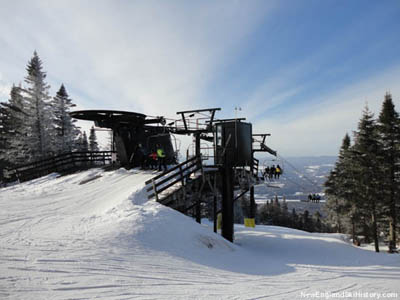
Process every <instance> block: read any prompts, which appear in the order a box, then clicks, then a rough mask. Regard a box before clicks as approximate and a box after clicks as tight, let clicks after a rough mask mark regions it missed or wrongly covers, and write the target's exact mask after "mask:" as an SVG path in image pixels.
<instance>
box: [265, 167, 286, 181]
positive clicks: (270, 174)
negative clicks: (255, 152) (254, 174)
mask: <svg viewBox="0 0 400 300" xmlns="http://www.w3.org/2000/svg"><path fill="white" fill-rule="evenodd" d="M281 174H282V168H281V167H280V166H279V165H276V167H275V165H272V166H271V167H266V168H265V169H264V173H263V176H264V179H269V180H272V179H279V177H280V176H281Z"/></svg>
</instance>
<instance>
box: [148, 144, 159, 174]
mask: <svg viewBox="0 0 400 300" xmlns="http://www.w3.org/2000/svg"><path fill="white" fill-rule="evenodd" d="M149 166H150V169H152V170H154V169H157V152H156V151H155V150H154V149H152V150H151V151H150V154H149Z"/></svg>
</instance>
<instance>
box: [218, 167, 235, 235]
mask: <svg viewBox="0 0 400 300" xmlns="http://www.w3.org/2000/svg"><path fill="white" fill-rule="evenodd" d="M221 175H222V176H221V177H222V236H223V237H224V238H225V239H227V240H228V241H230V242H233V168H232V166H230V164H226V165H224V166H223V167H222V168H221Z"/></svg>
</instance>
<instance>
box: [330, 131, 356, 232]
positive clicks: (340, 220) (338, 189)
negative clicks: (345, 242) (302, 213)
mask: <svg viewBox="0 0 400 300" xmlns="http://www.w3.org/2000/svg"><path fill="white" fill-rule="evenodd" d="M350 144H351V141H350V137H349V135H348V134H346V135H345V137H344V138H343V142H342V146H341V148H340V151H339V157H338V160H337V162H336V164H335V167H334V169H333V170H332V171H331V172H330V175H329V177H328V179H327V181H326V182H325V187H326V191H325V192H326V195H327V202H326V210H327V211H328V217H329V218H330V219H331V220H332V221H333V223H334V224H335V225H336V226H335V227H336V230H337V232H345V228H344V223H345V222H346V218H348V217H349V214H350V215H353V214H354V213H355V211H356V209H352V208H353V207H355V204H354V203H353V200H354V193H355V184H356V183H355V180H354V176H353V172H352V152H351V151H350V149H351V147H350ZM352 217H353V216H352Z"/></svg>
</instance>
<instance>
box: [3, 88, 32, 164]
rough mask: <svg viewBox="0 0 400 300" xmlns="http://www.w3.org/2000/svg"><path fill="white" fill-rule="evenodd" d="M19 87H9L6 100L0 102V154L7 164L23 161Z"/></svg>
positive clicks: (23, 146)
mask: <svg viewBox="0 0 400 300" xmlns="http://www.w3.org/2000/svg"><path fill="white" fill-rule="evenodd" d="M21 92H22V89H21V87H16V86H15V85H14V86H13V87H12V88H11V92H10V99H9V101H8V102H5V103H0V106H1V108H2V121H1V122H2V132H1V136H2V142H1V143H2V146H1V147H2V149H3V150H2V151H0V156H1V157H2V160H3V161H5V162H6V164H7V165H9V166H11V165H16V164H21V163H23V162H24V161H25V159H26V157H25V153H26V152H27V149H28V145H27V143H26V134H25V132H26V128H25V124H24V118H25V117H26V114H25V113H24V98H23V96H22V94H21Z"/></svg>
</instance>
